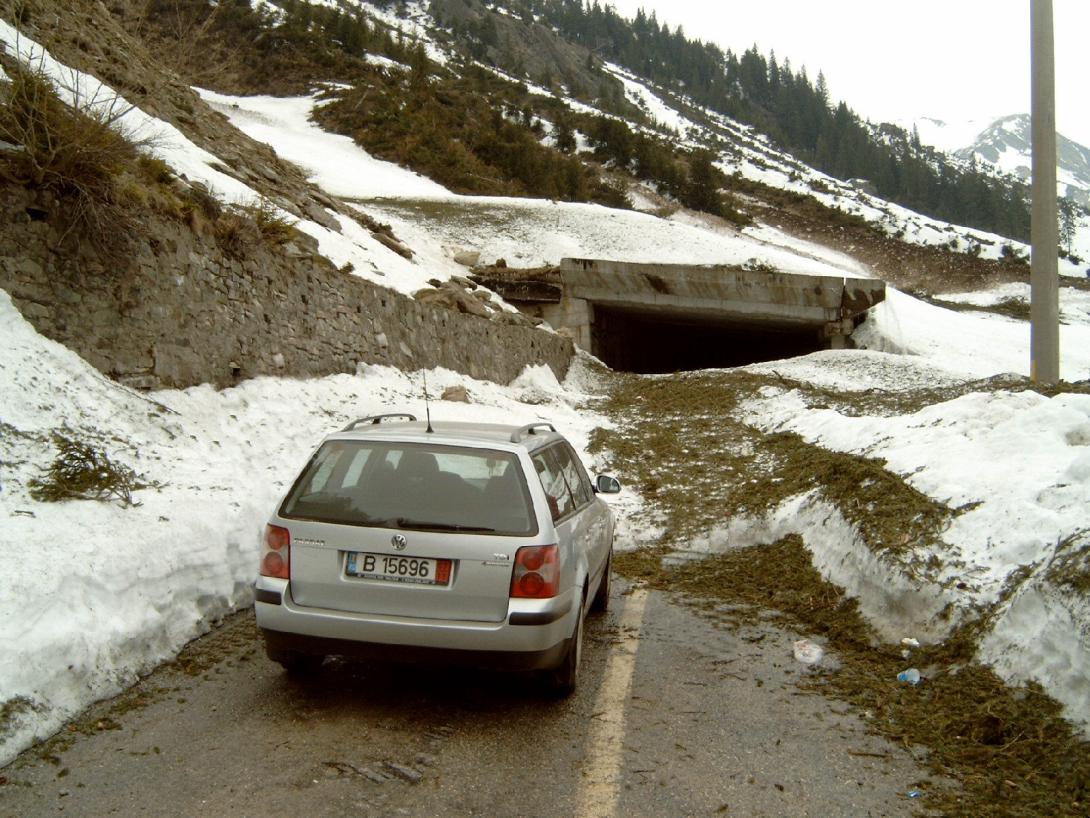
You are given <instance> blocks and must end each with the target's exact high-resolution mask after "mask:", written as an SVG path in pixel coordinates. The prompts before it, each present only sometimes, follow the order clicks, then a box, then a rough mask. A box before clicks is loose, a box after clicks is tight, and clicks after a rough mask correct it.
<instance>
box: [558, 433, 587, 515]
mask: <svg viewBox="0 0 1090 818" xmlns="http://www.w3.org/2000/svg"><path fill="white" fill-rule="evenodd" d="M564 448H565V450H567V452H568V456H569V457H570V458H571V462H572V468H573V469H574V471H575V474H576V476H577V477H578V478H579V486H580V488H579V491H578V494H577V496H576V501H577V502H578V504H579V505H581V506H582V505H585V504H586V503H589V502H590V501H591V500H593V499H594V489H593V488H591V483H590V475H589V474H587V470H586V469H585V468H584V467H583V461H582V460H580V459H579V455H577V454H576V453H575V449H573V448H572V447H571V444H566V445H565V446H564ZM572 490H573V491H575V487H574V486H573V487H572Z"/></svg>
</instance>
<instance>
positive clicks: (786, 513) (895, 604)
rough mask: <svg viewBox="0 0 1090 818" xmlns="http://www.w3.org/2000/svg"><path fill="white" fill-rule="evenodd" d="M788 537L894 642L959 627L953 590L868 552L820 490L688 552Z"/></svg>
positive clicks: (737, 521)
mask: <svg viewBox="0 0 1090 818" xmlns="http://www.w3.org/2000/svg"><path fill="white" fill-rule="evenodd" d="M789 534H798V535H800V536H801V537H802V538H803V542H804V543H805V545H806V548H807V549H808V550H809V551H810V554H811V558H812V561H813V564H814V567H815V568H816V569H817V570H818V571H819V572H820V573H821V575H822V576H823V577H824V578H825V579H827V580H828V581H830V582H833V583H835V584H836V585H839V586H841V587H842V588H844V589H845V591H846V592H847V594H848V595H849V596H850V597H852V598H853V599H855V600H857V601H858V603H859V611H860V613H861V614H862V615H863V616H864V617H865V618H866V619H867V621H869V622H870V623H871V624H872V625H873V626H874V629H875V631H876V632H877V633H878V635H879V636H880V637H881V638H883V639H885V640H887V641H891V642H895V641H899V640H900V639H901V638H902V637H904V636H905V635H906V634H912V635H914V636H916V637H917V638H919V639H921V640H923V641H938V640H940V639H943V638H945V637H946V636H948V635H949V633H950V631H951V629H952V627H953V625H954V624H955V622H954V621H952V620H951V619H950V618H949V617H947V616H946V615H945V611H946V608H947V605H948V603H950V602H952V601H953V598H954V597H953V595H952V594H951V592H950V591H948V590H946V589H944V588H943V587H942V586H941V585H938V584H936V583H932V582H927V581H923V580H918V579H913V578H912V577H910V576H909V575H908V574H906V573H905V572H904V570H903V568H902V566H900V565H898V564H896V563H895V562H893V561H892V560H889V559H887V558H884V557H882V556H879V555H878V554H876V553H875V552H874V551H872V550H871V549H870V548H868V547H867V545H866V544H865V543H864V542H863V541H862V540H861V539H860V537H859V533H858V532H857V531H856V529H855V526H853V525H852V524H851V523H850V522H849V521H848V520H847V519H845V518H844V515H843V514H841V513H840V511H839V510H838V509H837V508H836V506H835V505H833V504H832V503H830V502H828V501H826V500H825V499H824V498H822V496H821V493H820V492H818V491H813V492H809V493H807V494H802V495H799V496H797V497H792V498H791V499H789V500H786V501H785V502H783V503H781V504H780V505H779V506H778V507H777V508H776V509H774V510H773V511H771V512H769V513H768V514H765V515H763V516H745V517H735V518H733V519H732V520H731V521H730V522H729V523H728V524H727V525H726V526H723V527H721V528H718V529H715V530H713V531H711V532H710V533H709V534H708V535H707V537H705V538H702V539H700V540H697V541H696V542H694V543H693V544H692V546H691V547H690V548H688V549H686V550H687V551H688V550H691V551H693V552H695V553H708V554H718V553H723V552H725V551H727V550H730V549H734V548H746V547H749V546H754V545H764V544H767V543H771V542H776V541H777V540H780V539H782V538H783V537H786V536H787V535H789Z"/></svg>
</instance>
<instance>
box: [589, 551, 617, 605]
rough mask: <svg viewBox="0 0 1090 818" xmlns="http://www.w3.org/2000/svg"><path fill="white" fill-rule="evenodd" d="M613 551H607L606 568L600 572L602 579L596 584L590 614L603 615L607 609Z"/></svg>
mask: <svg viewBox="0 0 1090 818" xmlns="http://www.w3.org/2000/svg"><path fill="white" fill-rule="evenodd" d="M612 574H613V549H612V548H610V549H609V556H607V557H606V568H605V570H604V571H603V572H602V579H601V581H600V582H599V583H598V590H597V591H596V592H595V594H594V600H593V601H592V602H591V603H590V610H591V613H605V612H606V610H607V609H608V608H609V589H610V586H611V585H612V582H613V580H612V579H611V577H612Z"/></svg>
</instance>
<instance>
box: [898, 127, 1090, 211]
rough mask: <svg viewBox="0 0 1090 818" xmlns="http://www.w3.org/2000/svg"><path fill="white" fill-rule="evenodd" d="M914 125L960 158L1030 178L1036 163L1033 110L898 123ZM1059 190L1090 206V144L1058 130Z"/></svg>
mask: <svg viewBox="0 0 1090 818" xmlns="http://www.w3.org/2000/svg"><path fill="white" fill-rule="evenodd" d="M898 124H901V125H902V127H904V128H905V129H906V130H912V128H913V127H915V128H916V131H917V132H918V133H919V135H920V141H921V142H923V144H925V145H930V146H931V147H933V148H935V149H936V150H940V151H943V152H944V153H948V154H951V155H953V156H956V157H958V158H960V159H965V160H967V161H968V160H970V159H975V160H976V161H977V162H984V163H987V164H989V165H991V166H993V167H995V168H997V169H998V170H1000V171H1002V172H1004V173H1010V174H1014V175H1015V176H1019V177H1021V178H1023V179H1029V176H1030V166H1031V164H1032V141H1033V140H1032V131H1033V127H1032V120H1031V119H1030V116H1029V114H1008V115H1006V116H1001V117H996V118H994V119H988V120H979V119H978V120H970V121H966V122H961V123H950V122H945V121H943V120H941V119H934V118H931V117H921V118H919V119H917V120H913V121H911V122H905V123H898ZM1056 151H1057V157H1058V164H1057V169H1058V172H1059V179H1058V181H1059V185H1060V187H1059V192H1060V193H1061V194H1062V195H1064V196H1067V197H1068V198H1070V199H1073V200H1074V201H1076V202H1078V203H1079V204H1081V205H1083V206H1084V207H1085V206H1090V148H1087V147H1085V146H1084V145H1080V144H1079V143H1078V142H1075V141H1074V140H1072V139H1068V138H1067V137H1065V136H1064V135H1063V134H1056Z"/></svg>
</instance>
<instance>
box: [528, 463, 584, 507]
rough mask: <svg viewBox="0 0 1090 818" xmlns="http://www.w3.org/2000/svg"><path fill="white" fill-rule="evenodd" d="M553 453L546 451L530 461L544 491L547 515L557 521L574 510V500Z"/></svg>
mask: <svg viewBox="0 0 1090 818" xmlns="http://www.w3.org/2000/svg"><path fill="white" fill-rule="evenodd" d="M554 452H555V448H550V449H546V450H545V451H543V452H539V453H538V454H535V455H534V456H533V457H532V458H531V459H532V460H533V463H534V471H536V472H537V476H538V479H539V480H541V487H542V488H543V489H545V496H546V498H547V500H548V502H549V513H550V514H552V518H553V519H554V520H559V519H560V518H561V517H564V516H566V515H568V514H570V513H571V512H572V511H574V510H575V500H574V498H573V497H572V494H571V492H570V491H569V490H568V484H567V482H566V480H565V479H564V474H563V471H562V469H561V466H560V463H559V462H558V461H557V459H556V455H555V454H554Z"/></svg>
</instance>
